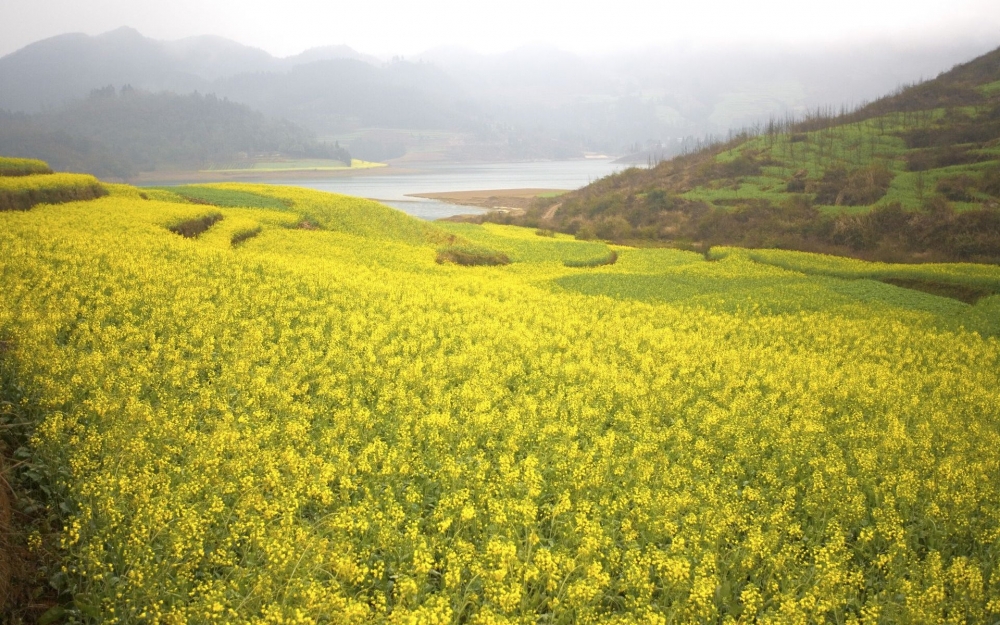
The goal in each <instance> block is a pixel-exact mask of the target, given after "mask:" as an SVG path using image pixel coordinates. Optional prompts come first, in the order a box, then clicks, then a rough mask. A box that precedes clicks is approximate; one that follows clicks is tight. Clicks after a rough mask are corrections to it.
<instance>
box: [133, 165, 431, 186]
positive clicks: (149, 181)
mask: <svg viewBox="0 0 1000 625" xmlns="http://www.w3.org/2000/svg"><path fill="white" fill-rule="evenodd" d="M418 171H419V170H417V169H411V168H403V167H393V166H391V165H390V166H386V167H364V168H360V167H352V168H347V167H345V168H343V169H332V168H329V169H320V168H317V169H266V170H264V169H258V170H254V169H245V170H238V169H230V170H218V171H205V170H202V171H199V170H176V171H174V170H169V171H148V172H143V173H141V174H138V175H136V176H133V177H132V178H130V179H129V180H128V183H129V184H132V185H136V186H151V185H157V184H198V183H210V182H274V181H284V180H288V181H295V180H315V179H317V178H341V177H350V176H372V175H380V176H384V175H396V174H413V173H417V172H418Z"/></svg>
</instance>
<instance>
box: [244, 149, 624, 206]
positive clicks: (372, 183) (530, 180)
mask: <svg viewBox="0 0 1000 625" xmlns="http://www.w3.org/2000/svg"><path fill="white" fill-rule="evenodd" d="M625 167H626V166H625V165H620V164H614V163H612V162H611V161H610V160H605V159H587V160H575V161H540V162H531V163H477V164H427V165H423V164H422V165H420V166H419V168H420V169H419V171H414V172H413V173H385V174H372V173H370V170H369V173H359V175H355V176H352V175H343V176H333V177H327V178H318V177H317V178H316V179H304V180H301V179H300V180H295V181H294V182H290V181H288V180H287V179H284V180H282V179H279V178H275V179H273V180H268V179H263V180H260V182H265V183H268V184H276V185H287V186H297V187H306V188H309V189H316V190H318V191H329V192H333V193H343V194H345V195H355V196H359V197H366V198H371V199H373V200H378V201H380V202H383V203H385V204H388V205H389V206H392V207H394V208H398V209H399V210H401V211H403V212H405V213H409V214H410V215H413V216H414V217H419V218H421V219H441V218H442V217H450V216H452V215H462V214H470V213H479V212H482V209H480V208H476V207H472V206H459V205H456V204H448V203H445V202H441V201H438V200H429V199H424V198H416V197H409V196H410V194H413V193H443V192H446V191H478V190H484V189H529V188H537V189H570V190H571V189H579V188H580V187H583V186H586V185H587V184H589V183H591V182H593V181H594V180H597V179H599V178H603V177H604V176H607V175H609V174H612V173H615V172H618V171H621V170H622V169H624V168H625Z"/></svg>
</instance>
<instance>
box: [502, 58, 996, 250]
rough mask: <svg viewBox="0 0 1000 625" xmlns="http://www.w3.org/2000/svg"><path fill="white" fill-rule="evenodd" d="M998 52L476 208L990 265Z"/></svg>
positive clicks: (665, 236)
mask: <svg viewBox="0 0 1000 625" xmlns="http://www.w3.org/2000/svg"><path fill="white" fill-rule="evenodd" d="M998 205H1000V50H996V51H994V52H991V53H989V54H986V55H984V56H982V57H980V58H978V59H975V60H974V61H971V62H969V63H966V64H963V65H960V66H957V67H955V68H954V69H952V70H951V71H949V72H947V73H945V74H942V75H941V76H939V77H938V78H936V79H934V80H931V81H928V82H924V83H921V84H918V85H915V86H913V87H909V88H906V89H901V90H899V91H898V92H897V93H894V94H892V95H890V96H887V97H884V98H881V99H879V100H877V101H875V102H872V103H870V104H868V105H866V106H863V107H861V108H859V109H857V110H854V111H844V112H841V113H840V114H836V115H835V114H833V113H832V112H831V111H817V112H815V113H813V114H811V115H809V116H807V117H806V118H805V119H803V120H799V121H784V122H781V121H777V120H772V121H771V122H770V123H769V124H766V125H760V126H757V127H755V128H751V129H746V130H744V131H742V132H739V133H736V134H735V135H733V136H732V137H731V138H730V140H729V141H727V142H725V143H718V144H715V145H710V146H708V147H706V148H704V149H702V150H700V151H698V152H696V153H692V154H687V155H684V156H681V157H677V158H674V159H672V160H669V161H665V162H663V163H660V164H658V165H657V166H655V167H652V168H650V169H629V170H626V171H624V172H622V173H620V174H616V175H613V176H610V177H607V178H604V179H602V180H599V181H597V182H595V183H593V184H591V185H589V186H587V187H585V188H583V189H581V190H579V191H576V192H573V193H571V194H568V195H564V196H561V197H559V198H552V199H548V200H540V201H539V203H538V204H536V205H535V206H534V207H533V208H532V209H531V210H529V211H527V213H525V214H523V215H510V214H494V215H491V216H489V217H488V219H492V220H496V221H504V222H513V223H517V224H521V225H529V226H535V227H544V228H549V229H554V230H558V231H561V232H567V233H572V234H576V235H577V236H578V237H579V238H592V237H599V238H604V239H610V240H616V241H631V242H635V241H647V242H650V243H655V244H669V245H675V246H681V247H691V248H694V249H701V250H704V249H707V248H708V247H709V246H711V245H740V246H747V247H778V248H788V249H799V250H809V251H824V252H832V253H837V254H846V255H851V256H857V257H862V258H877V259H885V260H905V261H920V260H963V261H966V260H967V261H985V262H1000V208H998Z"/></svg>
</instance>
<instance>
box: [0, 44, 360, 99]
mask: <svg viewBox="0 0 1000 625" xmlns="http://www.w3.org/2000/svg"><path fill="white" fill-rule="evenodd" d="M338 58H351V59H357V60H364V61H366V62H377V59H375V58H374V57H369V56H366V55H362V54H360V53H358V52H355V51H354V50H352V49H351V48H348V47H347V46H329V47H325V48H315V49H313V50H307V51H306V52H303V53H302V54H299V55H296V56H293V57H289V58H286V59H279V58H275V57H273V56H271V55H270V54H268V53H267V52H265V51H263V50H260V49H258V48H253V47H250V46H245V45H243V44H240V43H236V42H235V41H230V40H228V39H225V38H222V37H216V36H211V35H205V36H200V37H189V38H186V39H181V40H178V41H157V40H154V39H150V38H148V37H145V36H143V35H142V34H140V33H139V32H138V31H136V30H134V29H132V28H119V29H117V30H113V31H111V32H109V33H105V34H103V35H97V36H88V35H84V34H80V33H74V34H67V35H59V36H57V37H52V38H49V39H44V40H42V41H38V42H36V43H33V44H31V45H29V46H26V47H24V48H22V49H20V50H18V51H16V52H13V53H11V54H8V55H7V56H5V57H2V58H0V109H9V110H12V111H23V112H35V111H39V110H44V109H51V108H53V107H57V106H60V105H62V104H65V103H66V102H68V101H70V100H73V99H78V98H83V97H86V95H87V94H88V93H89V92H90V91H91V90H92V89H97V88H101V87H104V86H107V85H113V86H115V87H116V88H120V87H122V86H124V85H131V86H133V87H135V88H138V89H146V90H150V91H162V90H166V91H174V92H177V93H190V92H192V91H195V90H198V91H202V92H207V91H212V90H213V88H214V87H213V82H214V81H216V80H219V79H222V78H227V77H231V76H235V75H238V74H247V73H258V72H273V71H287V70H289V69H291V68H294V67H296V66H298V65H302V64H306V63H312V62H315V61H320V60H330V59H338Z"/></svg>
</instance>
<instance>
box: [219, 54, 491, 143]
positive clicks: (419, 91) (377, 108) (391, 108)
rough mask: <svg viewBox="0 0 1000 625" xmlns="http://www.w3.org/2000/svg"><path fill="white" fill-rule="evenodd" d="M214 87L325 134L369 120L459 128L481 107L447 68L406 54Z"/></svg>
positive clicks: (312, 66) (241, 78)
mask: <svg viewBox="0 0 1000 625" xmlns="http://www.w3.org/2000/svg"><path fill="white" fill-rule="evenodd" d="M213 88H214V90H215V91H216V92H217V93H218V94H220V95H225V96H226V97H229V98H231V99H233V100H236V101H238V102H245V103H247V104H249V105H250V106H253V107H254V108H256V109H259V110H261V111H264V112H265V113H268V114H271V115H278V116H281V117H286V118H288V119H291V120H293V121H295V122H296V123H300V124H303V125H305V126H307V127H309V128H313V129H315V130H317V131H318V132H320V133H322V134H336V133H342V132H349V131H351V130H353V129H355V128H358V127H367V126H386V127H391V128H413V129H419V128H437V129H451V130H460V129H463V128H468V127H469V125H470V124H472V123H474V122H473V120H474V118H475V109H476V107H475V106H474V105H472V104H470V103H469V101H468V100H466V101H465V102H463V101H462V100H463V98H462V95H463V89H462V88H461V86H460V85H458V84H457V83H455V81H454V80H452V79H451V78H450V77H449V76H448V75H447V74H445V73H444V72H442V71H441V70H439V69H437V68H436V67H434V66H432V65H429V64H419V63H408V62H405V61H397V62H394V63H390V64H387V65H385V66H384V67H375V66H373V65H371V64H369V63H365V62H363V61H358V60H353V59H337V60H330V61H317V62H314V63H308V64H305V65H297V66H294V67H292V69H290V70H289V71H283V72H258V73H254V74H241V75H238V76H234V77H232V78H227V79H224V80H221V81H218V82H216V83H215V84H214V85H213ZM466 97H468V96H466Z"/></svg>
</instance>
